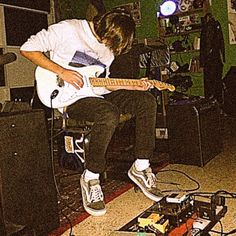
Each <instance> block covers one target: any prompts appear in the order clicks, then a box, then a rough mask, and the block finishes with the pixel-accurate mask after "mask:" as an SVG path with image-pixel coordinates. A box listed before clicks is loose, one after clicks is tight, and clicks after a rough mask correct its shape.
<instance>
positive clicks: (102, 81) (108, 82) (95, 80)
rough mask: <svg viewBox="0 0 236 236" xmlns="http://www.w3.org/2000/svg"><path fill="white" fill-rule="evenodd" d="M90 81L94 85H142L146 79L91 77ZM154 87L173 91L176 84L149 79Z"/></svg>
mask: <svg viewBox="0 0 236 236" xmlns="http://www.w3.org/2000/svg"><path fill="white" fill-rule="evenodd" d="M89 81H90V83H91V85H92V86H94V87H104V86H141V85H142V84H143V83H144V82H145V81H143V80H140V79H121V78H115V79H111V78H97V77H90V78H89ZM148 82H149V83H151V84H152V85H153V86H154V87H156V88H157V89H159V90H164V89H168V90H169V91H171V92H173V91H174V90H175V86H174V85H172V84H168V83H165V82H162V81H159V80H148Z"/></svg>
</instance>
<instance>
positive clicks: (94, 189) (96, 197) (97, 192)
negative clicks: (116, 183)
mask: <svg viewBox="0 0 236 236" xmlns="http://www.w3.org/2000/svg"><path fill="white" fill-rule="evenodd" d="M90 200H91V202H100V201H103V193H102V189H101V186H100V185H99V184H97V185H93V186H91V187H90Z"/></svg>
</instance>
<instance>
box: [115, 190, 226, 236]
mask: <svg viewBox="0 0 236 236" xmlns="http://www.w3.org/2000/svg"><path fill="white" fill-rule="evenodd" d="M226 212H227V207H226V206H225V199H224V197H220V198H219V197H217V196H215V195H213V196H212V197H211V198H210V201H208V202H206V201H200V200H196V199H195V198H193V197H190V196H189V195H187V194H185V193H174V194H170V195H168V196H166V197H164V198H162V199H161V200H160V201H159V202H155V203H154V204H153V205H152V206H151V207H150V208H148V209H147V210H146V211H144V212H143V213H142V214H140V215H139V216H138V217H136V218H135V219H133V220H132V221H130V222H129V223H128V224H126V225H125V226H123V227H122V228H121V229H120V230H119V231H121V232H145V233H154V234H155V235H158V236H159V235H160V236H161V235H164V236H176V235H178V236H185V235H187V234H188V235H191V236H194V235H198V236H201V235H202V236H203V235H206V233H208V232H209V230H211V229H212V228H213V227H214V226H215V224H216V223H217V222H219V221H220V219H221V218H222V217H224V215H225V213H226Z"/></svg>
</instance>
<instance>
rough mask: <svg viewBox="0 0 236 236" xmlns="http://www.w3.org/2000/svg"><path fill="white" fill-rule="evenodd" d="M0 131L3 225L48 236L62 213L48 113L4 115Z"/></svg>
mask: <svg viewBox="0 0 236 236" xmlns="http://www.w3.org/2000/svg"><path fill="white" fill-rule="evenodd" d="M0 127H1V132H0V143H1V147H0V197H1V204H0V207H1V209H0V223H2V222H1V218H4V219H2V221H3V224H4V221H5V224H6V222H11V223H14V224H15V225H22V226H26V228H30V229H32V230H35V233H36V235H40V236H41V235H47V233H49V232H50V231H52V230H54V229H56V228H57V227H58V226H59V209H58V202H57V192H56V186H55V183H54V178H53V166H52V160H51V153H50V148H49V139H48V135H47V126H46V119H45V114H44V111H43V110H32V111H22V112H10V113H0ZM7 226H8V225H7V224H6V228H5V229H4V228H3V229H2V231H3V232H4V230H5V231H7V233H8V228H9V227H7ZM0 230H1V228H0ZM9 230H10V229H9ZM3 235H4V234H3ZM7 235H8V234H7ZM23 235H25V234H23ZM31 235H33V233H31Z"/></svg>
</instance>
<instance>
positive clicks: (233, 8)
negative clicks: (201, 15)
mask: <svg viewBox="0 0 236 236" xmlns="http://www.w3.org/2000/svg"><path fill="white" fill-rule="evenodd" d="M227 3H228V27H229V43H230V44H236V0H227Z"/></svg>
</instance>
